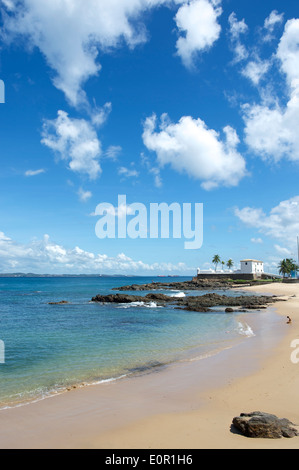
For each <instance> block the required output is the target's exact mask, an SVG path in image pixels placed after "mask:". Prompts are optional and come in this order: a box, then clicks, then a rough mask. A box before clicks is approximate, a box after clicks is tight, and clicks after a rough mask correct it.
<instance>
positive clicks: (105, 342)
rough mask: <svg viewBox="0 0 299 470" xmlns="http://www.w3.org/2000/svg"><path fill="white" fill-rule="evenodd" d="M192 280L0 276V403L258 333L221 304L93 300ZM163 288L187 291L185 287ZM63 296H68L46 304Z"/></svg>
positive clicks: (197, 354)
mask: <svg viewBox="0 0 299 470" xmlns="http://www.w3.org/2000/svg"><path fill="white" fill-rule="evenodd" d="M187 279H190V278H177V279H176V278H171V279H167V278H166V279H161V278H152V277H151V278H147V277H144V278H141V277H138V278H135V277H132V278H130V277H125V278H124V277H121V278H117V277H108V278H105V277H99V278H95V277H90V278H88V277H80V278H66V277H59V278H0V339H1V340H2V341H3V342H4V344H5V363H4V364H0V406H2V407H6V406H14V405H17V404H22V403H26V402H28V401H31V400H36V399H40V398H43V397H46V396H49V395H51V394H53V393H55V392H59V391H61V390H64V389H65V388H66V387H68V386H71V385H73V384H80V383H82V382H86V383H95V382H101V381H105V380H114V379H117V378H119V377H123V376H129V375H130V374H138V373H144V372H145V371H153V370H155V369H157V368H160V367H163V366H165V365H167V364H169V363H174V362H177V361H181V360H185V358H186V357H188V358H189V359H191V360H192V358H194V359H196V358H203V357H206V356H208V355H209V354H211V353H212V352H213V351H215V350H217V351H219V350H221V349H225V348H227V347H229V346H230V345H231V344H233V342H235V341H236V340H241V339H243V338H250V337H251V336H253V335H254V334H255V333H254V331H253V330H252V328H251V326H250V325H249V324H248V314H241V313H233V314H225V312H224V309H223V308H222V309H221V308H218V309H215V308H214V309H213V311H212V312H211V313H198V312H189V311H182V310H178V309H175V308H174V306H169V305H168V306H165V307H160V306H157V305H156V304H155V302H148V303H144V302H142V301H140V302H134V303H132V304H105V305H102V304H98V303H94V302H91V301H90V300H91V298H92V297H93V296H94V295H96V294H99V293H102V294H104V293H105V294H107V293H113V292H114V293H115V291H112V290H111V289H112V288H113V287H117V286H121V285H128V284H133V283H141V284H143V283H148V282H151V281H152V280H156V281H162V282H164V281H165V282H167V281H171V282H175V281H182V280H187ZM163 292H165V293H169V294H172V295H178V296H183V293H182V292H181V291H175V290H173V291H171V292H169V291H167V290H165V291H163ZM209 292H211V291H209ZM217 292H218V293H225V294H226V295H240V293H241V292H240V291H236V290H234V289H233V290H230V291H226V292H223V291H221V292H219V291H217ZM146 293H147V292H146V291H142V292H140V293H138V294H140V295H141V296H144V295H146ZM206 293H207V291H199V292H197V293H196V292H195V291H190V292H186V295H196V294H198V295H203V294H206ZM61 300H66V301H68V302H69V303H68V304H62V305H49V302H53V301H54V302H56V301H61ZM261 314H262V313H259V312H257V311H254V312H253V313H252V314H249V315H254V316H255V318H257V317H258V316H259V315H261Z"/></svg>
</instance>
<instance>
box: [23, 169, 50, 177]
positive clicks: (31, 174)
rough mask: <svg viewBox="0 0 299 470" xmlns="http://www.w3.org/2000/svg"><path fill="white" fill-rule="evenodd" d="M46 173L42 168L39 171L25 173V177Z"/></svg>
mask: <svg viewBox="0 0 299 470" xmlns="http://www.w3.org/2000/svg"><path fill="white" fill-rule="evenodd" d="M45 171H46V170H45V169H44V168H40V169H39V170H27V171H25V176H36V175H40V174H42V173H45Z"/></svg>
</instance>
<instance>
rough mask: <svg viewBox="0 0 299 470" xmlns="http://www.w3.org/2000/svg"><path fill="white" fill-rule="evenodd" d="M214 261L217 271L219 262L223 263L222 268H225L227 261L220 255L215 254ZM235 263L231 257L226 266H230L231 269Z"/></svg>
mask: <svg viewBox="0 0 299 470" xmlns="http://www.w3.org/2000/svg"><path fill="white" fill-rule="evenodd" d="M212 263H213V264H214V265H215V271H217V266H218V264H220V263H221V264H222V269H223V268H224V266H225V261H223V260H221V258H220V256H219V255H214V258H213V259H212ZM233 265H234V262H233V260H232V259H231V258H230V259H229V260H228V261H227V263H226V266H227V267H228V269H231V268H232V267H233Z"/></svg>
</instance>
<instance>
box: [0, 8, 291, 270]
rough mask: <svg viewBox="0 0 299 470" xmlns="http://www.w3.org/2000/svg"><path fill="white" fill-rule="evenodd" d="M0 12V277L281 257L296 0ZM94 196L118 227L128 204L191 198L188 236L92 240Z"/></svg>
mask: <svg viewBox="0 0 299 470" xmlns="http://www.w3.org/2000/svg"><path fill="white" fill-rule="evenodd" d="M0 15H1V16H0V18H1V20H0V21H1V23H0V79H1V80H3V82H4V85H5V102H4V103H0V142H1V147H0V155H1V157H0V272H2V273H11V272H35V273H39V274H41V273H50V274H63V273H66V274H68V273H71V274H79V273H91V274H95V273H99V274H127V275H130V274H131V275H132V274H134V275H186V276H192V275H195V273H196V269H197V268H198V267H199V268H200V269H202V270H206V269H211V268H213V265H212V258H213V256H214V255H215V254H218V255H219V256H220V257H221V259H222V260H223V261H225V263H226V262H227V260H228V259H232V260H233V262H234V268H235V269H238V268H239V263H240V260H241V259H244V258H253V259H260V260H262V261H264V263H265V267H264V269H265V271H266V272H269V273H277V265H278V263H279V261H280V260H281V259H283V258H288V257H292V258H294V259H296V260H297V236H299V189H298V183H297V181H298V176H299V132H298V128H299V6H298V2H297V1H296V0H286V1H284V2H281V1H278V0H265V1H263V2H260V1H259V2H258V1H257V0H251V1H248V0H243V1H242V2H240V1H237V0H192V1H188V0H110V1H109V2H107V1H106V0H55V1H53V0H42V1H40V0H0ZM119 195H123V196H124V195H125V196H126V202H127V205H125V206H121V207H118V197H119ZM103 203H108V204H109V205H110V206H109V207H110V208H112V210H113V211H114V212H113V213H114V214H115V215H117V217H118V219H117V221H119V220H120V219H121V218H123V217H126V219H125V220H126V221H127V222H129V221H130V220H133V219H134V217H136V215H137V214H138V213H137V212H135V213H134V212H133V211H132V207H131V205H132V204H133V203H139V204H141V205H143V207H145V208H146V209H147V211H148V213H149V212H150V207H151V206H150V205H151V204H155V203H156V204H161V203H166V204H168V205H169V206H170V205H171V204H172V203H177V204H178V205H179V207H180V208H183V204H189V205H191V207H192V208H195V205H196V204H203V221H202V235H203V243H202V245H201V247H196V248H194V249H186V247H185V241H186V240H185V239H184V237H183V235H182V236H181V237H180V238H175V237H174V236H173V233H172V231H171V230H170V235H169V238H162V237H161V236H158V237H157V238H151V237H150V228H149V226H147V228H146V232H145V233H146V235H145V236H143V237H137V238H132V237H130V236H128V235H127V236H126V237H123V238H120V237H118V236H115V237H114V238H108V237H106V238H99V236H97V233H96V225H97V222H98V221H99V219H100V218H101V217H102V216H100V215H99V211H98V210H97V208H98V207H99V204H103ZM123 220H124V219H123ZM170 221H171V220H170ZM193 223H195V221H194V220H193ZM170 225H171V224H170ZM170 228H171V227H170Z"/></svg>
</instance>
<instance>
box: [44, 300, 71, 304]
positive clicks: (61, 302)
mask: <svg viewBox="0 0 299 470" xmlns="http://www.w3.org/2000/svg"><path fill="white" fill-rule="evenodd" d="M48 304H49V305H64V304H68V301H67V300H60V302H48Z"/></svg>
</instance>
